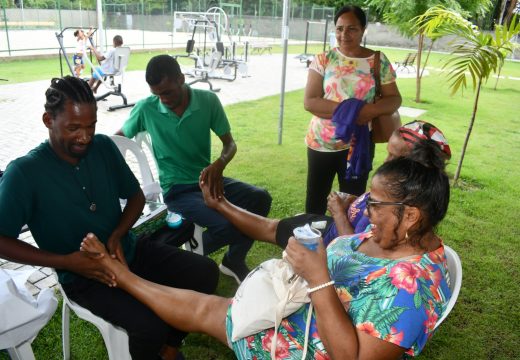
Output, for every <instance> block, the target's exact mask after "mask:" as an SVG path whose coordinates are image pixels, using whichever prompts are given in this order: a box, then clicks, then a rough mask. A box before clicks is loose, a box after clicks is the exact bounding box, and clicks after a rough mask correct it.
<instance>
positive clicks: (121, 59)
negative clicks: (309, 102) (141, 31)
mask: <svg viewBox="0 0 520 360" xmlns="http://www.w3.org/2000/svg"><path fill="white" fill-rule="evenodd" d="M68 30H83V28H82V27H74V26H71V27H66V28H64V29H62V30H61V31H60V32H59V33H58V32H56V33H55V34H56V39H57V40H58V43H59V45H60V51H59V55H58V56H59V60H60V74H61V76H62V77H63V59H65V62H66V64H67V67H68V68H69V70H70V73H71V75H72V76H75V74H74V67H73V65H72V64H71V62H70V59H69V56H68V55H67V51H66V47H65V45H64V43H63V34H64V33H66V32H67V31H68ZM96 31H97V29H96V28H92V29H91V33H90V36H89V37H88V41H89V42H90V44H91V45H92V46H95V44H94V41H93V40H92V36H93V35H94V34H95V33H96ZM89 52H90V50H89ZM129 57H130V48H129V47H119V48H117V49H116V52H115V54H114V69H115V71H114V73H113V74H105V76H101V74H99V73H97V74H98V78H99V79H100V80H101V82H102V83H103V85H104V86H105V87H106V88H107V89H108V90H109V91H108V92H107V93H105V94H103V95H101V96H97V97H96V101H100V100H104V99H106V98H107V97H108V96H110V95H115V96H119V97H121V98H122V99H123V104H122V105H114V106H110V107H109V108H108V110H109V111H113V110H117V109H123V108H127V107H132V106H134V105H135V104H133V103H128V100H127V98H126V96H125V94H123V92H122V90H121V88H122V86H123V78H124V76H123V75H124V71H125V69H126V66H127V65H128V59H129ZM83 61H84V62H86V63H88V64H89V65H90V67H91V69H92V71H93V72H94V71H97V69H96V66H94V64H93V63H92V53H91V52H90V54H89V56H87V54H83ZM116 77H119V79H120V80H119V81H116Z"/></svg>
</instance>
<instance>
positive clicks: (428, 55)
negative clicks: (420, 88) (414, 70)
mask: <svg viewBox="0 0 520 360" xmlns="http://www.w3.org/2000/svg"><path fill="white" fill-rule="evenodd" d="M434 42H435V40H432V41H431V43H430V47H429V48H428V54H426V60H424V64H423V67H422V70H421V80H422V77H423V73H424V69H426V64H428V59H429V58H430V54H431V52H432V48H433V43H434Z"/></svg>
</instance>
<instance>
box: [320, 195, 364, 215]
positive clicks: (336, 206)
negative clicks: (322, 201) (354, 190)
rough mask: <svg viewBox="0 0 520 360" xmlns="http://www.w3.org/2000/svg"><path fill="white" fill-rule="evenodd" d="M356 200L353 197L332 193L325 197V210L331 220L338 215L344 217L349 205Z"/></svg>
mask: <svg viewBox="0 0 520 360" xmlns="http://www.w3.org/2000/svg"><path fill="white" fill-rule="evenodd" d="M356 198H357V197H356V196H355V195H351V194H347V193H340V192H336V191H332V192H331V193H330V194H329V196H327V210H329V212H330V214H331V215H332V217H333V218H335V217H336V216H338V215H345V212H346V211H347V209H348V208H349V206H350V204H352V203H353V202H354V200H356Z"/></svg>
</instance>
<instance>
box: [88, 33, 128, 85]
mask: <svg viewBox="0 0 520 360" xmlns="http://www.w3.org/2000/svg"><path fill="white" fill-rule="evenodd" d="M112 42H113V45H114V47H113V48H112V49H110V50H108V51H107V52H106V53H104V54H102V53H100V52H99V51H97V50H96V48H95V47H93V46H92V45H89V48H90V49H91V50H92V52H93V53H94V55H96V59H98V61H103V63H102V64H101V66H97V67H96V69H95V70H94V72H93V73H92V77H91V78H90V80H89V81H88V84H89V86H90V88H91V89H92V91H93V92H94V94H95V93H96V92H97V89H98V87H99V85H101V78H103V77H104V76H105V75H108V74H113V73H114V72H115V69H114V61H115V56H114V54H115V51H116V48H118V47H121V45H123V38H122V37H121V35H116V36H114V39H113V40H112Z"/></svg>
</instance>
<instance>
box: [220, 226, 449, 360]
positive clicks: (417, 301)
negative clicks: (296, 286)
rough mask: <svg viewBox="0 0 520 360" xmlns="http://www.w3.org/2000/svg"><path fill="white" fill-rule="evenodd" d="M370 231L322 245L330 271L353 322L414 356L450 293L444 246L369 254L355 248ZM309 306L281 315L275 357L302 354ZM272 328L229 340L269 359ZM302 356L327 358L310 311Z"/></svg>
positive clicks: (241, 350)
mask: <svg viewBox="0 0 520 360" xmlns="http://www.w3.org/2000/svg"><path fill="white" fill-rule="evenodd" d="M371 235H372V234H371V232H370V228H369V229H368V231H367V232H364V233H361V234H356V235H352V236H345V237H338V238H337V239H335V240H334V241H333V242H331V243H330V245H329V246H328V247H327V262H328V268H329V274H330V276H331V278H332V279H333V280H334V281H335V285H334V286H335V288H336V292H337V294H338V297H339V299H340V301H341V302H342V303H343V306H344V307H345V310H346V311H347V312H348V314H349V316H350V318H351V319H352V322H353V324H354V326H356V327H357V328H358V329H359V330H361V331H364V332H366V333H367V334H370V335H372V336H375V337H377V338H379V339H381V340H384V341H388V342H391V343H394V344H396V345H398V346H401V347H403V348H405V349H407V350H406V353H407V354H408V355H412V356H415V355H417V354H419V353H420V352H421V350H422V349H423V347H424V346H425V344H426V342H427V340H428V339H429V338H430V337H431V336H432V334H433V330H434V328H435V324H436V323H437V320H438V319H439V318H440V317H441V316H442V314H443V312H444V310H445V308H446V305H447V303H448V301H449V298H450V297H451V292H450V290H449V287H448V283H447V275H448V274H447V263H446V256H445V253H444V246H442V245H441V246H440V247H439V248H438V249H436V250H434V251H432V252H430V253H426V254H424V255H422V256H421V255H417V256H412V257H408V258H405V259H399V260H390V259H380V258H373V257H370V256H367V255H365V254H363V253H361V252H359V251H357V249H358V247H359V246H360V245H361V243H362V242H363V241H365V240H366V239H368V238H369V237H370V236H371ZM231 306H232V304H231V305H230V308H229V311H228V318H227V321H226V326H227V333H228V339H231V332H232V328H233V324H232V321H231ZM308 309H309V304H306V305H304V306H302V307H301V308H300V309H299V310H298V311H296V312H295V313H294V314H292V315H290V316H289V317H287V318H285V319H283V320H282V323H281V324H280V327H279V329H278V336H277V339H276V341H277V348H276V358H277V359H301V357H302V351H303V345H304V339H305V333H304V331H305V330H304V329H305V322H306V319H307V313H308ZM273 334H274V329H268V330H265V331H262V332H260V333H258V334H255V335H251V336H248V337H246V338H243V339H240V340H238V341H235V342H231V341H230V344H231V345H232V347H233V350H234V351H235V354H236V355H237V357H238V359H256V360H261V359H269V358H270V350H271V342H272V341H273V339H272V338H273ZM306 358H307V359H329V356H328V354H327V350H326V349H325V348H324V346H323V343H322V342H321V339H320V336H319V334H318V328H317V326H316V319H315V316H314V314H313V315H312V318H311V325H310V336H309V342H308V353H307V357H306Z"/></svg>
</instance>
